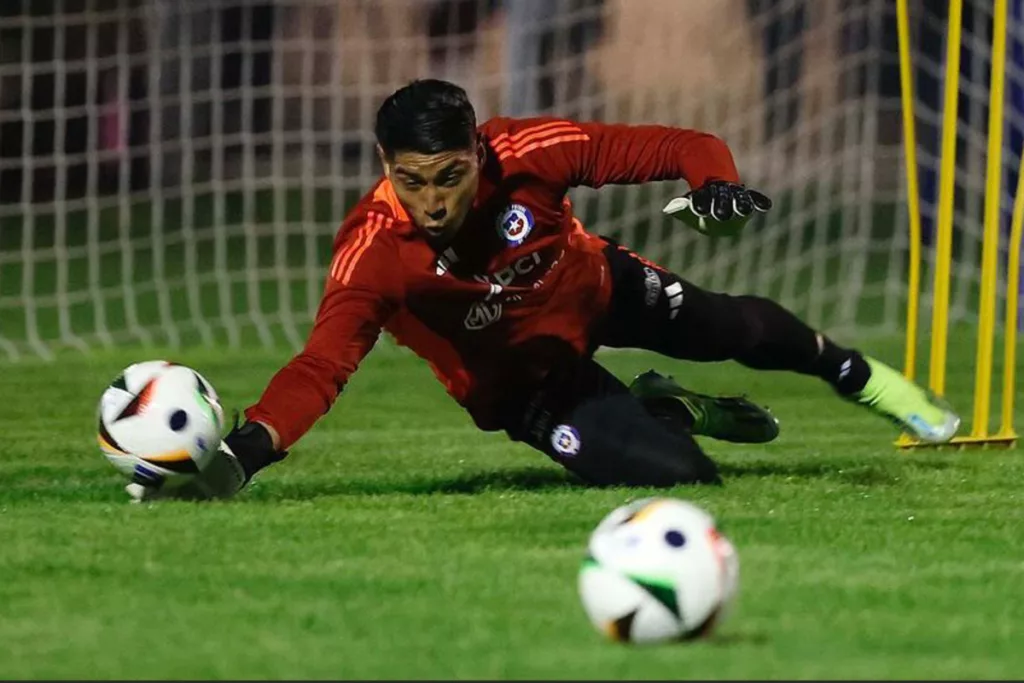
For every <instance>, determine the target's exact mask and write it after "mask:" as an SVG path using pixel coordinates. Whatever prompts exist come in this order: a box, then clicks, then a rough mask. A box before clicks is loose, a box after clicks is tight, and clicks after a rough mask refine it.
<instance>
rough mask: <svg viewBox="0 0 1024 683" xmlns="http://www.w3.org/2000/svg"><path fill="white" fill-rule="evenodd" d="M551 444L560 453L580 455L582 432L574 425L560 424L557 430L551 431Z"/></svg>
mask: <svg viewBox="0 0 1024 683" xmlns="http://www.w3.org/2000/svg"><path fill="white" fill-rule="evenodd" d="M551 445H552V447H554V449H555V452H556V453H558V454H559V455H565V456H573V455H578V454H579V452H580V433H579V432H578V431H576V428H575V427H573V426H572V425H558V426H557V427H555V431H553V432H551Z"/></svg>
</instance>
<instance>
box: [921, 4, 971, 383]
mask: <svg viewBox="0 0 1024 683" xmlns="http://www.w3.org/2000/svg"><path fill="white" fill-rule="evenodd" d="M963 11H964V3H963V0H950V2H949V27H948V29H947V31H946V77H945V93H944V95H945V97H944V101H943V107H942V147H941V152H940V155H941V156H940V159H941V169H940V172H939V216H938V221H937V222H938V225H937V228H936V236H935V286H934V292H935V294H934V297H935V299H934V302H933V304H932V306H933V307H932V346H931V363H930V365H929V369H928V373H929V380H930V386H931V389H932V391H934V392H935V393H936V394H938V395H939V396H943V395H944V394H945V393H946V351H947V348H948V341H949V275H950V266H951V264H952V261H953V192H954V190H955V184H954V181H955V173H956V129H957V106H958V104H959V102H958V98H959V94H960V39H961V38H960V36H961V33H962V29H963Z"/></svg>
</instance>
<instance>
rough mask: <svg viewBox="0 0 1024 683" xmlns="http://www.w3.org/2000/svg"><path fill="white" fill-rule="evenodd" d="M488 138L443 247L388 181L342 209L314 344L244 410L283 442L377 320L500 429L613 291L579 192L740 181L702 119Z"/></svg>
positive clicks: (355, 355) (362, 346)
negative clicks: (515, 401)
mask: <svg viewBox="0 0 1024 683" xmlns="http://www.w3.org/2000/svg"><path fill="white" fill-rule="evenodd" d="M480 134H481V136H482V139H483V140H484V142H485V144H486V146H487V158H486V161H485V163H484V166H483V168H482V170H481V179H480V189H479V191H478V193H477V196H476V199H475V202H474V205H473V208H472V210H471V212H470V214H469V216H468V217H467V219H466V222H465V223H464V224H463V226H462V228H461V229H460V231H459V233H458V234H457V236H456V237H455V239H454V240H453V241H452V242H451V243H450V244H449V245H448V246H447V247H446V248H445V249H444V250H443V251H442V252H440V253H438V252H436V251H435V250H434V249H433V248H432V247H431V246H430V244H428V242H427V241H426V239H425V238H424V237H423V236H422V235H421V234H420V233H419V232H418V231H417V229H416V228H415V227H414V226H413V225H412V223H411V222H410V219H409V216H408V214H407V213H406V212H405V210H404V209H403V208H402V206H401V204H400V203H399V201H398V199H397V197H396V196H395V193H394V189H393V187H392V186H391V183H390V182H389V181H388V180H386V179H382V180H381V181H379V182H378V183H377V185H376V186H375V187H374V188H373V189H372V190H370V192H368V193H367V194H366V196H364V197H363V198H362V199H361V200H360V201H359V203H358V204H357V205H356V206H355V207H354V208H353V209H352V210H351V211H350V213H349V214H348V216H347V217H346V219H345V221H344V223H343V224H342V225H341V228H340V229H339V231H338V234H337V237H336V239H335V242H334V258H333V259H332V261H331V264H330V268H329V271H328V274H327V278H326V286H325V290H324V295H323V299H322V302H321V305H320V308H319V311H318V313H317V317H316V322H315V324H314V326H313V329H312V331H311V333H310V336H309V339H308V341H307V343H306V346H305V348H304V349H303V350H302V352H301V353H299V354H298V355H297V356H296V357H295V358H294V359H293V360H292V361H291V362H290V363H288V365H287V366H285V367H284V368H283V369H282V370H280V371H279V372H278V373H277V374H276V375H275V376H274V377H273V379H272V380H271V382H270V384H269V385H268V386H267V388H266V390H265V391H264V393H263V395H262V397H261V398H260V400H259V402H258V403H257V404H256V405H254V406H252V407H250V408H249V409H248V410H247V411H246V417H247V418H248V419H249V420H253V421H260V422H264V423H266V424H269V425H270V426H272V427H273V428H274V429H275V430H276V431H277V433H278V434H279V436H280V438H281V447H282V448H287V447H288V446H290V445H291V444H293V443H294V442H295V441H296V440H298V439H299V438H300V437H301V436H302V435H303V434H305V433H306V432H307V431H308V430H309V429H310V428H311V427H312V426H313V424H314V423H315V422H316V421H317V419H319V417H320V416H322V415H323V414H325V413H326V412H327V411H328V410H329V409H330V407H331V405H332V404H333V402H334V400H335V399H336V397H337V396H338V394H339V393H340V392H341V390H342V388H343V387H344V386H345V383H346V382H347V381H348V378H349V377H350V376H351V375H352V373H353V372H355V370H356V368H357V367H358V365H359V363H360V361H361V360H362V359H363V357H364V356H365V355H366V354H367V353H368V352H369V351H370V349H371V348H372V347H373V345H374V343H375V342H376V340H377V338H378V337H379V335H380V332H381V331H382V330H385V331H387V332H388V333H390V334H391V335H392V336H393V337H394V338H395V340H396V341H397V342H398V343H399V344H402V345H404V346H407V347H409V348H411V349H412V350H413V351H414V352H415V353H416V354H418V355H419V356H420V357H422V358H423V359H425V360H426V361H427V362H428V363H429V364H430V366H431V367H432V369H433V371H434V373H435V374H436V376H437V378H438V379H439V380H440V381H441V382H442V383H443V384H444V386H445V387H446V389H447V390H448V393H449V394H450V395H451V396H452V397H453V398H454V399H455V400H456V401H458V402H459V403H460V404H461V405H462V406H463V407H465V408H466V409H467V410H468V411H469V413H470V415H471V416H472V417H473V419H474V421H475V422H476V424H477V426H479V427H480V428H481V429H485V430H494V429H500V428H501V426H502V424H503V422H502V418H503V416H502V415H501V414H500V413H501V407H502V405H503V402H504V401H505V400H506V399H507V397H508V396H509V395H511V394H514V393H515V390H516V389H517V388H519V387H528V386H531V383H533V382H535V381H536V380H537V379H539V378H541V377H543V375H544V374H546V372H548V371H549V370H550V369H551V367H553V366H554V364H557V363H559V362H560V359H564V358H565V354H575V355H583V354H586V353H589V352H590V351H592V350H593V349H592V348H591V346H592V336H593V332H594V328H595V325H596V323H597V322H598V321H599V320H600V318H601V316H602V314H603V313H604V311H605V309H606V307H607V303H608V300H609V295H610V288H611V282H610V278H609V272H608V266H607V262H606V260H605V258H604V256H603V254H602V249H603V247H604V246H605V242H604V241H603V240H601V239H600V238H599V237H596V236H594V235H591V234H589V233H587V232H585V231H584V229H583V226H582V225H581V224H580V222H579V220H578V219H576V217H575V216H574V215H573V212H572V207H571V204H570V203H569V201H568V198H567V196H566V193H567V191H568V189H569V188H570V187H575V186H581V185H583V186H589V187H600V186H602V185H606V184H634V183H642V182H648V181H656V180H686V181H687V182H688V183H689V184H690V186H691V187H697V186H700V185H702V184H703V183H705V182H706V181H708V180H712V179H720V180H729V181H738V179H739V178H738V174H737V171H736V167H735V165H734V163H733V159H732V155H731V154H730V152H729V150H728V148H727V147H726V145H725V144H724V143H723V142H722V141H721V140H719V139H718V138H716V137H713V136H711V135H708V134H705V133H700V132H697V131H692V130H685V129H678V128H668V127H663V126H626V125H606V124H599V123H579V122H573V121H568V120H564V119H557V118H531V119H509V118H496V119H492V120H490V121H487V122H486V123H484V124H483V125H482V126H481V127H480Z"/></svg>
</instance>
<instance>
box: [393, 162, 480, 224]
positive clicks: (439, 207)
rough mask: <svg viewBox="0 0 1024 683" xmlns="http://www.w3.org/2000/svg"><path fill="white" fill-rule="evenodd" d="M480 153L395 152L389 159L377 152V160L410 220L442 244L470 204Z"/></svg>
mask: <svg viewBox="0 0 1024 683" xmlns="http://www.w3.org/2000/svg"><path fill="white" fill-rule="evenodd" d="M378 153H380V150H379V149H378ZM481 156H482V152H481V150H479V149H477V148H474V149H465V150H456V151H450V152H441V153H439V154H419V153H418V152H397V153H396V154H395V156H394V158H392V159H388V158H386V157H385V156H384V155H383V153H381V161H382V163H383V164H384V173H385V174H386V175H387V177H388V179H389V180H390V181H391V184H392V185H393V186H394V188H395V194H396V195H398V200H399V201H400V202H402V206H403V207H405V210H406V211H408V212H409V216H410V217H411V218H412V221H413V223H415V224H416V226H417V227H418V228H419V229H420V230H423V231H424V232H426V233H427V235H429V236H430V237H431V238H432V239H434V240H436V241H437V242H440V243H442V244H443V243H447V242H449V241H451V239H452V238H453V237H454V236H455V233H457V232H458V230H459V228H461V227H462V224H463V222H464V221H465V220H466V215H467V214H468V213H469V211H470V209H471V208H472V207H473V200H474V199H475V198H476V191H477V188H478V187H479V185H480V160H481Z"/></svg>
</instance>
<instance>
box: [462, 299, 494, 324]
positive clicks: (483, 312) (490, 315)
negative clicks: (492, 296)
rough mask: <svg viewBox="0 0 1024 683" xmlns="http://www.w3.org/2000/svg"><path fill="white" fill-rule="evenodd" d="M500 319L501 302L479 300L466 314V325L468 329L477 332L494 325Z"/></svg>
mask: <svg viewBox="0 0 1024 683" xmlns="http://www.w3.org/2000/svg"><path fill="white" fill-rule="evenodd" d="M488 298H489V297H488ZM499 320H501V304H500V303H497V302H495V303H489V302H487V301H478V302H477V303H475V304H473V305H472V306H471V307H470V309H469V313H467V314H466V320H465V325H466V329H467V330H471V331H474V332H475V331H477V330H482V329H484V328H485V327H488V326H490V325H493V324H494V323H496V322H498V321H499Z"/></svg>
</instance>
